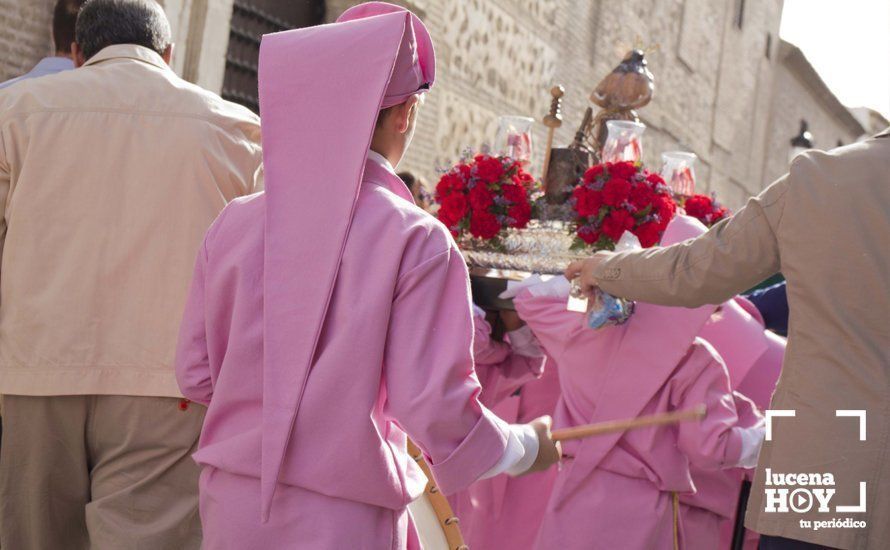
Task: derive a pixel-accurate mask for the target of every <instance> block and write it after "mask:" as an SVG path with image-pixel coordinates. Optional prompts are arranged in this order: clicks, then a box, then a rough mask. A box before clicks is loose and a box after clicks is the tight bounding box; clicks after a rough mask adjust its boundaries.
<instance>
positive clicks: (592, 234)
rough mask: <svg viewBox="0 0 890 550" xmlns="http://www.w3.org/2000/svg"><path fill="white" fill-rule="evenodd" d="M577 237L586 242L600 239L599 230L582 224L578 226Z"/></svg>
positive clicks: (591, 242) (589, 242) (590, 242)
mask: <svg viewBox="0 0 890 550" xmlns="http://www.w3.org/2000/svg"><path fill="white" fill-rule="evenodd" d="M578 237H579V238H580V239H581V240H582V241H584V242H585V243H587V244H593V243H595V242H596V241H598V240H600V232H599V231H596V230H595V229H592V228H591V227H590V226H588V225H582V226H581V227H579V228H578Z"/></svg>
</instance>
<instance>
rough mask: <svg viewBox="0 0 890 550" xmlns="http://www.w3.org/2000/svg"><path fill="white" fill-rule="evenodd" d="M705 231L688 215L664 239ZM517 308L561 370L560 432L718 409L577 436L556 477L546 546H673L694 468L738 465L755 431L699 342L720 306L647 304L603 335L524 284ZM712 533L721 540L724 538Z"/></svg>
mask: <svg viewBox="0 0 890 550" xmlns="http://www.w3.org/2000/svg"><path fill="white" fill-rule="evenodd" d="M700 231H703V227H701V226H700V224H698V223H697V222H694V221H693V220H691V218H687V217H684V216H678V217H677V218H675V219H674V220H673V221H672V222H671V225H670V226H669V227H668V231H667V234H666V235H665V240H668V241H669V240H671V239H674V240H675V241H679V240H683V238H686V237H687V236H693V235H694V234H695V233H696V232H700ZM514 303H515V304H516V308H517V311H518V312H519V314H520V316H521V317H522V318H523V319H524V320H525V321H526V322H527V323H528V324H529V326H530V327H531V328H532V330H533V331H534V332H535V334H536V336H537V337H538V340H539V341H540V342H541V344H542V345H543V347H544V348H545V350H546V351H547V353H548V355H549V356H550V357H552V358H553V359H554V360H555V361H556V363H557V364H558V365H559V377H560V384H561V387H562V399H561V400H560V402H559V404H558V406H557V410H556V415H555V424H556V427H557V428H560V427H568V426H575V425H579V424H586V423H589V422H600V421H605V420H614V419H620V418H630V417H635V416H639V415H645V414H654V413H661V412H668V411H675V410H681V409H688V408H692V407H694V406H696V405H698V404H701V403H704V404H705V405H706V407H707V417H706V418H705V419H704V420H703V421H702V422H700V423H693V422H687V423H681V424H679V425H676V426H670V427H663V428H651V429H641V430H634V431H630V432H626V433H623V434H613V435H606V436H600V437H592V438H587V439H584V440H580V441H575V442H566V443H565V444H564V446H563V451H564V453H565V454H566V455H568V456H569V457H571V458H568V459H567V460H565V461H564V464H563V467H562V468H561V469H560V471H559V473H558V475H557V479H556V484H555V486H554V489H553V494H552V495H551V498H550V502H549V503H548V506H547V512H546V515H545V517H544V521H543V524H542V526H541V529H540V532H539V535H538V539H537V543H536V548H539V549H542V550H543V549H549V548H566V549H576V548H577V549H598V548H603V549H611V548H622V549H629V550H633V549H641V550H642V549H646V550H650V549H653V550H661V549H665V550H666V549H670V548H673V508H672V496H671V493H672V492H676V493H679V494H684V493H685V494H691V493H693V492H694V490H695V485H694V482H693V480H692V468H693V467H699V468H702V469H712V470H716V469H722V468H731V467H734V466H735V465H736V464H737V463H738V462H739V460H740V458H741V456H742V450H743V440H744V439H745V437H746V436H747V435H749V434H748V430H746V429H745V428H743V427H741V426H739V418H738V415H737V411H736V406H735V403H734V401H733V399H731V398H729V399H728V398H727V397H728V396H730V395H732V391H731V389H730V381H729V374H728V373H727V371H726V367H725V366H724V365H723V363H722V361H721V359H720V357H719V355H718V354H717V353H716V352H715V351H714V349H713V348H712V347H711V346H710V345H709V344H708V343H707V342H705V341H704V340H701V339H699V338H697V334H698V333H699V331H700V330H701V329H702V327H703V326H704V324H705V323H706V322H707V321H708V319H709V318H710V316H711V314H712V313H713V310H714V308H713V307H712V306H710V307H702V308H697V309H685V308H666V307H660V306H654V305H651V304H644V303H638V304H637V308H636V313H635V314H634V315H633V317H631V319H630V320H629V321H628V322H627V323H625V324H624V325H621V326H617V327H607V328H604V329H601V330H598V331H597V330H591V329H588V328H586V327H585V326H583V321H582V315H580V314H578V313H572V312H569V311H566V298H565V297H562V298H553V297H536V296H534V295H533V294H532V293H531V292H529V291H528V290H524V291H522V292H521V293H520V294H519V295H518V296H517V297H516V298H514ZM681 508H685V506H682V505H681ZM683 511H684V510H682V509H681V511H680V516H681V518H682V517H683ZM706 521H707V522H710V523H714V521H713V518H709V519H707V520H706ZM679 527H680V533H679V538H680V543H681V547H682V548H686V547H689V548H696V546H692V545H690V544H689V539H690V537H689V536H688V535H687V533H686V528H685V525H684V522H683V521H682V520H681V521H680V525H679ZM711 536H712V538H711V540H710V542H709V544H710V545H711V546H712V547H713V546H714V545H716V543H717V536H716V533H713V534H712V535H711Z"/></svg>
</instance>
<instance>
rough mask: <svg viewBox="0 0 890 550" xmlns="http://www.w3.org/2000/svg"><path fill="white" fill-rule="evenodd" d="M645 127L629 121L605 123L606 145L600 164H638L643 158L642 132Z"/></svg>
mask: <svg viewBox="0 0 890 550" xmlns="http://www.w3.org/2000/svg"><path fill="white" fill-rule="evenodd" d="M645 130H646V125H645V124H642V123H639V122H632V121H630V120H609V121H606V143H605V145H603V154H602V158H601V161H602V162H623V161H630V162H639V161H640V160H642V157H643V145H642V139H643V132H644V131H645Z"/></svg>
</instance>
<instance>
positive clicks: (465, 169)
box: [457, 163, 473, 182]
mask: <svg viewBox="0 0 890 550" xmlns="http://www.w3.org/2000/svg"><path fill="white" fill-rule="evenodd" d="M457 170H458V171H459V172H460V175H461V176H463V178H464V181H465V182H467V181H470V176H471V175H472V173H473V167H472V166H470V165H469V164H463V163H461V164H458V165H457Z"/></svg>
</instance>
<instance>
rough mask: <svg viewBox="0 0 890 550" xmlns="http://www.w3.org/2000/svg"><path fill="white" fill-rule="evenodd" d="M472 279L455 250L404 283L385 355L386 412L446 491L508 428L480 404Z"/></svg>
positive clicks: (481, 467) (482, 461)
mask: <svg viewBox="0 0 890 550" xmlns="http://www.w3.org/2000/svg"><path fill="white" fill-rule="evenodd" d="M473 330H474V328H473V318H472V310H471V303H470V289H469V277H468V274H467V268H466V265H465V264H464V261H463V258H462V257H461V255H460V253H459V252H458V251H457V249H456V248H455V247H454V246H453V245H452V246H451V247H450V248H449V249H448V250H446V251H445V252H441V253H439V254H436V255H435V256H432V257H430V258H428V259H427V260H425V261H423V262H422V263H420V264H419V265H417V266H416V267H414V268H413V269H411V270H410V271H409V272H407V273H405V274H404V275H402V276H401V278H400V279H399V282H398V285H397V288H396V296H395V299H394V301H393V309H392V312H391V315H390V326H389V333H388V335H387V343H386V354H385V362H384V365H385V384H386V395H387V398H386V399H387V400H386V412H387V414H388V415H389V416H390V417H391V418H393V419H394V420H395V421H396V422H397V423H398V424H399V425H400V426H401V427H402V428H403V429H404V430H405V431H406V432H407V433H408V435H409V436H410V437H411V439H412V440H413V441H414V442H415V443H416V444H417V445H418V446H419V447H420V448H421V449H423V451H424V453H425V454H426V455H427V457H428V458H429V459H430V462H431V469H432V471H433V474H434V476H435V477H436V481H437V483H438V484H439V486H440V488H441V489H442V491H443V492H445V493H446V494H448V493H453V492H456V491H460V490H463V489H465V488H466V487H467V486H469V485H470V484H471V483H473V482H474V481H476V480H477V479H478V478H479V477H480V476H481V475H482V474H484V473H485V472H486V471H488V470H489V469H490V468H491V467H492V466H494V465H495V464H496V463H497V462H498V461H499V459H500V458H501V456H502V455H503V454H504V451H505V449H506V446H507V438H508V435H509V434H508V428H507V424H506V423H504V422H503V421H502V420H500V419H498V418H497V417H496V416H495V415H494V414H493V413H492V412H491V411H489V410H488V409H486V408H485V407H483V406H482V405H481V404H480V403H479V400H478V395H479V392H480V387H479V382H478V380H477V379H476V376H475V372H474V370H473V350H472V347H473Z"/></svg>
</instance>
